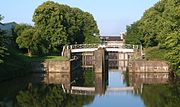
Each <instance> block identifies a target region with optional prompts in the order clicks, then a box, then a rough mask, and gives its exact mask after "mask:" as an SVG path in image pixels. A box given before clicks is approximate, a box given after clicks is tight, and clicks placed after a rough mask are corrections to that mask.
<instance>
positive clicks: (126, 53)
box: [62, 43, 142, 71]
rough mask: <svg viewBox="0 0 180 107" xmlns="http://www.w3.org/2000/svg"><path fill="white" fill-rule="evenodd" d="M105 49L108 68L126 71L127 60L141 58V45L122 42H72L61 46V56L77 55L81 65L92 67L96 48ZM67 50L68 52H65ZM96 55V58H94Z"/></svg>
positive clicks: (94, 61) (96, 52) (71, 56)
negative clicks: (72, 43)
mask: <svg viewBox="0 0 180 107" xmlns="http://www.w3.org/2000/svg"><path fill="white" fill-rule="evenodd" d="M99 49H101V50H102V49H103V50H104V51H105V54H104V56H102V58H104V59H105V60H108V61H106V62H108V66H109V68H117V67H118V69H119V70H123V71H126V67H127V66H128V61H129V60H130V59H132V58H141V56H142V46H141V45H132V44H124V43H113V44H74V45H68V46H64V47H63V51H62V56H67V57H69V58H73V57H77V56H79V58H80V59H81V61H82V66H83V67H93V66H94V65H95V63H96V60H97V59H99V58H100V57H99V56H98V54H99V53H98V50H99ZM67 50H68V52H69V54H67ZM96 56H97V58H96Z"/></svg>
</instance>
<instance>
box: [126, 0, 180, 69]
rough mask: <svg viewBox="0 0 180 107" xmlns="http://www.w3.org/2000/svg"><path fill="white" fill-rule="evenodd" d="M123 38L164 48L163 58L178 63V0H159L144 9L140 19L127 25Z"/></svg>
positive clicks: (179, 46) (179, 6)
mask: <svg viewBox="0 0 180 107" xmlns="http://www.w3.org/2000/svg"><path fill="white" fill-rule="evenodd" d="M125 40H126V43H132V44H142V45H143V46H144V47H153V46H158V47H159V49H166V50H168V52H167V53H165V54H166V55H165V58H166V59H167V60H169V61H171V62H172V64H174V65H176V66H177V65H180V53H179V52H180V1H179V0H161V1H159V2H158V3H156V4H155V5H154V6H153V7H151V8H150V9H148V10H146V11H145V12H144V15H143V16H142V18H141V19H140V20H138V21H136V22H135V23H133V24H132V25H130V26H127V33H126V36H125Z"/></svg>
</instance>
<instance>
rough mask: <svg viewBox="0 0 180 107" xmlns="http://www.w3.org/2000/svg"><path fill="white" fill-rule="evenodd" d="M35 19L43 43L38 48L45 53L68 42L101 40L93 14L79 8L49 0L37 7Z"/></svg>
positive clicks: (94, 41)
mask: <svg viewBox="0 0 180 107" xmlns="http://www.w3.org/2000/svg"><path fill="white" fill-rule="evenodd" d="M33 21H34V25H35V26H34V28H35V30H36V31H34V32H38V33H36V35H37V36H38V38H39V39H40V40H39V42H40V43H39V45H40V44H41V46H40V47H39V48H38V49H39V50H44V51H43V53H48V52H50V51H57V50H59V48H60V47H62V46H63V45H66V44H75V43H78V44H81V43H96V42H99V38H98V37H97V35H99V30H98V27H97V24H96V21H95V20H94V18H93V16H92V15H91V14H90V13H88V12H83V11H82V10H80V9H78V8H72V7H70V6H67V5H62V4H58V3H55V2H53V1H47V2H44V3H43V4H41V5H40V6H38V7H37V8H36V10H35V12H34V15H33ZM94 34H96V36H95V35H94ZM40 48H41V49H40Z"/></svg>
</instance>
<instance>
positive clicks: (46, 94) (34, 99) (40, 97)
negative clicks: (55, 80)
mask: <svg viewBox="0 0 180 107" xmlns="http://www.w3.org/2000/svg"><path fill="white" fill-rule="evenodd" d="M93 100H94V96H78V95H70V94H65V93H64V92H63V90H62V88H61V85H52V84H51V85H45V84H41V85H39V84H38V85H32V87H31V88H29V89H27V90H25V91H21V92H19V94H18V95H17V96H16V105H17V106H18V107H82V106H83V105H84V104H89V103H91V102H92V101H93Z"/></svg>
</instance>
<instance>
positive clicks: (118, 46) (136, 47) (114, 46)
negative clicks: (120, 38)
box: [106, 44, 140, 49]
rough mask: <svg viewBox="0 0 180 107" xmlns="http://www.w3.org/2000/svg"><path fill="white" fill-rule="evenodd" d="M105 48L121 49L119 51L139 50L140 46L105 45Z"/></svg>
mask: <svg viewBox="0 0 180 107" xmlns="http://www.w3.org/2000/svg"><path fill="white" fill-rule="evenodd" d="M106 47H107V48H121V49H140V45H132V44H119V45H106Z"/></svg>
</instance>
